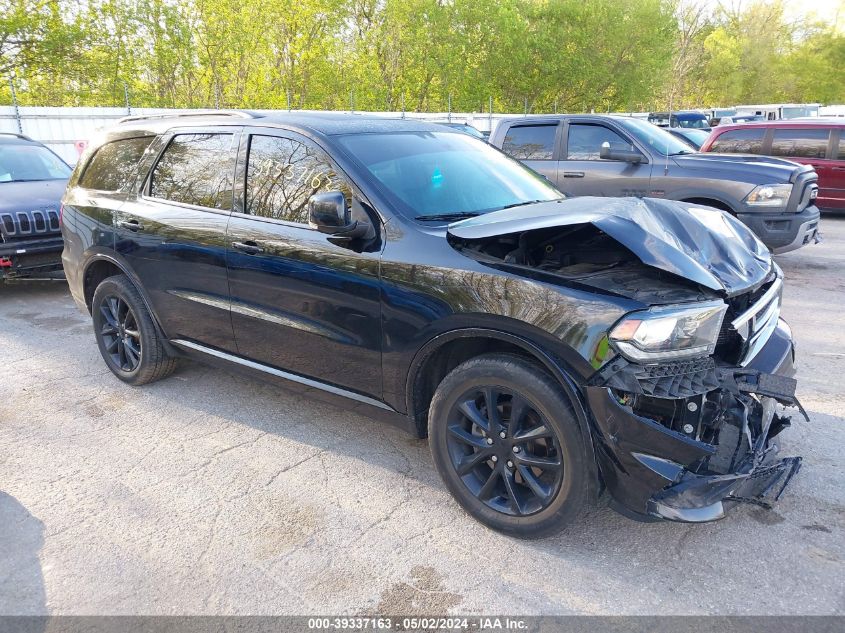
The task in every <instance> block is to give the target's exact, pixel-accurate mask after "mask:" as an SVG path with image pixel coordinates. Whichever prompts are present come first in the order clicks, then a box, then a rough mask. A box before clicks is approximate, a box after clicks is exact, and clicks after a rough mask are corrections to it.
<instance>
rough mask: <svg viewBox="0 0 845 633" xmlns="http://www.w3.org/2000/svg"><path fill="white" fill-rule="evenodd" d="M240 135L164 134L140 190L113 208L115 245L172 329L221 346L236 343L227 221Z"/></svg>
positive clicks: (174, 334)
mask: <svg viewBox="0 0 845 633" xmlns="http://www.w3.org/2000/svg"><path fill="white" fill-rule="evenodd" d="M239 139H240V129H239V128H236V127H235V128H233V127H220V128H188V129H184V130H177V131H173V132H171V133H168V134H166V135H165V136H163V137H160V138H158V139H157V140H156V144H155V145H154V146H152V147H151V148H150V156H149V157H148V160H147V161H145V168H146V169H145V172H146V171H148V172H149V173H148V175H147V177H146V178H145V179H144V181H143V186H142V188H141V191H140V194H139V195H137V196H135V197H134V198H131V199H129V200H127V201H126V203H125V204H123V205H122V206H121V207H120V208H119V210H118V211H117V212H116V214H115V232H116V237H117V240H116V243H115V250H117V252H118V253H119V254H120V255H122V256H123V257H124V258H125V259H126V261H127V262H128V263H129V265H130V266H131V267H132V270H133V271H134V273H135V274H136V275H137V277H138V279H139V280H140V283H141V285H142V286H143V287H144V289H145V290H146V291H147V294H148V296H149V298H150V301H151V302H152V304H153V306H152V307H153V309H154V311H155V312H156V314H157V316H158V318H159V321H160V323H161V325H162V327H163V328H164V331H165V333H166V335H167V336H168V337H169V338H171V339H183V340H190V341H197V342H200V343H202V344H204V345H207V346H210V347H215V348H219V349H223V350H234V335H233V333H232V322H231V317H230V314H229V286H228V280H227V277H226V226H227V224H228V222H229V216H230V214H231V211H232V204H233V199H234V195H233V184H234V176H235V158H236V155H237V148H238V142H239ZM151 164H152V165H151Z"/></svg>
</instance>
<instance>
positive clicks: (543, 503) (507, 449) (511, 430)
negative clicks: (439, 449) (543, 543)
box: [447, 386, 564, 516]
mask: <svg viewBox="0 0 845 633" xmlns="http://www.w3.org/2000/svg"><path fill="white" fill-rule="evenodd" d="M448 432H449V433H448V439H447V445H448V447H449V457H450V458H451V461H452V466H453V467H454V468H455V471H456V472H457V474H458V476H459V477H460V478H461V481H463V483H464V485H465V486H466V487H467V489H468V490H469V491H470V492H471V493H472V494H473V495H474V496H475V497H476V498H477V499H479V500H480V501H481V502H483V503H484V504H485V505H487V506H489V507H490V508H492V509H494V510H496V511H497V512H503V513H505V514H510V515H515V516H525V515H530V514H534V513H536V512H540V511H541V510H543V509H545V508H546V507H548V505H549V503H551V501H552V499H554V496H555V493H556V492H557V491H558V490H559V489H560V484H561V482H562V480H563V477H564V464H563V457H562V451H561V448H560V440H559V439H558V437H557V436H556V435H555V432H554V430H553V428H552V427H551V425H549V424H548V422H547V421H546V420H545V418H544V417H543V415H542V414H541V413H540V412H538V411H537V410H536V409H535V408H534V407H533V406H532V405H531V403H530V402H528V400H526V398H525V397H523V396H522V395H520V394H518V393H516V392H514V391H513V390H511V389H508V388H503V387H494V386H485V387H483V388H480V389H479V388H473V389H470V390H469V391H468V392H467V393H465V394H463V395H462V396H461V397H460V398H458V400H457V401H456V402H455V404H454V405H453V406H452V409H451V411H450V412H449V422H448Z"/></svg>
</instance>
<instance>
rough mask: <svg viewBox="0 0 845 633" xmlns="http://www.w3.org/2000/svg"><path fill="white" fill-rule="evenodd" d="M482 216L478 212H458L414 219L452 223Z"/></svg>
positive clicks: (421, 216)
mask: <svg viewBox="0 0 845 633" xmlns="http://www.w3.org/2000/svg"><path fill="white" fill-rule="evenodd" d="M477 215H480V214H479V213H478V212H477V211H456V212H454V213H437V214H434V215H418V216H416V217H415V218H414V219H415V220H422V221H424V222H425V221H429V220H430V221H432V222H436V221H442V222H451V221H453V220H466V219H467V218H474V217H475V216H477Z"/></svg>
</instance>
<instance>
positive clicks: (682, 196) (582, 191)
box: [490, 115, 819, 253]
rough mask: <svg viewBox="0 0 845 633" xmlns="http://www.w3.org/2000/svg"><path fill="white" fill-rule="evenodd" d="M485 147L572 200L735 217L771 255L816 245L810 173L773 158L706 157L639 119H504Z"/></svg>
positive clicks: (813, 184)
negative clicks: (633, 200)
mask: <svg viewBox="0 0 845 633" xmlns="http://www.w3.org/2000/svg"><path fill="white" fill-rule="evenodd" d="M490 144H491V145H493V146H494V147H498V148H501V149H502V150H504V151H505V153H507V154H509V155H510V156H513V157H514V158H517V159H519V160H521V161H523V162H525V164H527V165H528V166H529V167H531V168H532V169H534V170H535V171H537V172H539V173H541V174H543V175H544V176H546V177H547V178H548V179H549V180H550V181H551V182H553V183H555V184H556V185H557V186H558V187H559V188H560V190H561V191H563V192H565V193H567V194H569V195H573V196H643V197H646V196H650V197H656V198H667V199H670V200H681V201H686V202H692V203H695V204H699V205H701V204H704V205H708V206H711V207H715V208H717V209H722V210H724V211H727V212H729V213H731V214H732V215H734V216H736V217H737V218H739V219H740V220H741V221H742V222H743V223H745V224H746V225H747V226H748V227H750V228H751V230H752V231H754V233H756V234H757V236H758V237H759V238H760V239H761V240H762V241H763V243H764V244H766V246H768V247H769V248H770V249H772V250H773V251H774V252H775V253H784V252H787V251H791V250H794V249H797V248H800V247H802V246H804V245H806V244H809V243H811V242H814V241H816V240H817V238H818V225H819V210H818V209H817V208H816V207H815V202H814V201H815V198H816V194H817V193H818V186H817V180H818V177H817V176H816V173H815V171H813V169H812V168H811V167H808V166H803V165H796V164H795V163H793V162H790V161H785V160H782V159H778V158H762V157H759V156H755V157H753V158H752V157H748V156H736V155H733V154H710V153H707V154H704V153H700V152H695V151H693V150H692V149H690V147H689V146H688V145H687V144H685V143H684V142H682V141H680V140H679V139H677V138H675V137H674V136H672V135H671V134H669V133H668V132H666V131H665V130H663V129H660V128H658V127H656V126H654V125H652V124H651V123H648V122H647V121H643V120H642V119H635V118H633V117H626V116H608V115H554V116H543V117H536V118H525V117H520V118H512V119H502V120H501V121H500V122H499V125H498V126H497V127H496V129H495V130H494V131H493V134H492V135H491V137H490Z"/></svg>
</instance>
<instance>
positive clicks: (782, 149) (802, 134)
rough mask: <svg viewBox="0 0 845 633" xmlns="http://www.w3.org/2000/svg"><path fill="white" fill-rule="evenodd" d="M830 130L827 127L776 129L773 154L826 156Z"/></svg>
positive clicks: (810, 156)
mask: <svg viewBox="0 0 845 633" xmlns="http://www.w3.org/2000/svg"><path fill="white" fill-rule="evenodd" d="M829 138H830V130H829V129H826V128H807V129H784V130H775V134H774V136H773V137H772V152H771V153H772V156H793V157H796V158H824V157H825V156H826V155H827V141H828V139H829Z"/></svg>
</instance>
